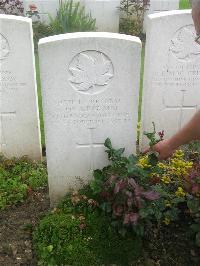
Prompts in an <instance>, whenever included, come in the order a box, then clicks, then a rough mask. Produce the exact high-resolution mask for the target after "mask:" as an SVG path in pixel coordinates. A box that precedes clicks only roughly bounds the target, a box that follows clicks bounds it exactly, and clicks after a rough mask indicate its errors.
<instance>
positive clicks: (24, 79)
mask: <svg viewBox="0 0 200 266" xmlns="http://www.w3.org/2000/svg"><path fill="white" fill-rule="evenodd" d="M0 152H1V153H2V154H3V155H4V156H6V157H9V158H10V157H21V156H25V155H26V156H28V157H29V158H31V159H36V160H40V159H41V144H40V129H39V118H38V106H37V91H36V79H35V68H34V54H33V40H32V27H31V20H30V19H28V18H24V17H17V16H11V15H0Z"/></svg>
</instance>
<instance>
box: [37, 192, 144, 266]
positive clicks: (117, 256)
mask: <svg viewBox="0 0 200 266" xmlns="http://www.w3.org/2000/svg"><path fill="white" fill-rule="evenodd" d="M87 191H89V189H87ZM85 192H86V191H85ZM89 194H90V192H89ZM86 206H87V211H86V208H85V207H86ZM83 225H84V226H83ZM34 243H35V248H36V251H37V254H38V258H39V262H40V265H74V266H78V265H80V266H84V265H85V266H88V265H103V264H105V265H109V264H113V263H116V264H117V265H128V263H129V262H130V261H133V260H134V259H135V258H136V257H137V256H138V254H139V248H140V246H141V242H140V240H139V239H137V238H136V239H134V238H133V236H130V235H129V237H128V238H127V239H124V238H122V237H121V236H120V235H118V234H116V232H115V230H113V228H112V227H111V226H110V218H109V217H108V216H106V215H104V214H103V213H102V212H101V211H100V210H99V208H98V207H97V206H96V205H95V201H94V200H92V199H90V198H88V197H87V196H86V195H85V194H84V195H82V194H80V193H78V192H74V193H72V195H71V196H70V195H67V196H66V198H65V200H64V201H63V202H62V203H61V204H60V206H59V208H58V209H55V210H54V211H53V213H51V214H49V215H47V216H46V217H45V218H43V219H42V220H41V221H40V224H39V225H38V227H37V229H36V231H35V232H34Z"/></svg>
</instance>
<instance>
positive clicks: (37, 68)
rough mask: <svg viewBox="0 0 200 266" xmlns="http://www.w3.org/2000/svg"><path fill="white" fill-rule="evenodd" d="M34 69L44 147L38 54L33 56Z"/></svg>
mask: <svg viewBox="0 0 200 266" xmlns="http://www.w3.org/2000/svg"><path fill="white" fill-rule="evenodd" d="M35 67H36V78H37V89H38V105H39V112H40V131H41V142H42V146H44V145H45V137H44V120H43V111H42V91H41V82H40V69H39V57H38V54H35Z"/></svg>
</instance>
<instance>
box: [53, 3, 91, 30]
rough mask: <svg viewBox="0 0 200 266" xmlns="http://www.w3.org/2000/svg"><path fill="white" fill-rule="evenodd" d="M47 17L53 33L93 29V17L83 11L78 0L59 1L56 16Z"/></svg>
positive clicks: (83, 8)
mask: <svg viewBox="0 0 200 266" xmlns="http://www.w3.org/2000/svg"><path fill="white" fill-rule="evenodd" d="M49 18H50V29H51V31H52V33H53V34H62V33H67V32H80V31H94V30H95V19H93V18H92V17H91V15H90V14H86V13H85V7H83V6H81V5H80V3H79V2H75V3H74V2H73V0H70V1H68V2H66V3H61V4H60V7H59V9H58V11H57V15H56V17H55V18H53V17H52V16H49Z"/></svg>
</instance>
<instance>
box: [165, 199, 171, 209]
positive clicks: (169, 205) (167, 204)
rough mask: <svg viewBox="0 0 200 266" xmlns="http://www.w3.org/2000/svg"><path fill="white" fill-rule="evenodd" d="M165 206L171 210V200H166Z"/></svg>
mask: <svg viewBox="0 0 200 266" xmlns="http://www.w3.org/2000/svg"><path fill="white" fill-rule="evenodd" d="M165 206H166V207H169V208H170V207H171V206H172V205H171V203H170V201H169V200H165Z"/></svg>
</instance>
